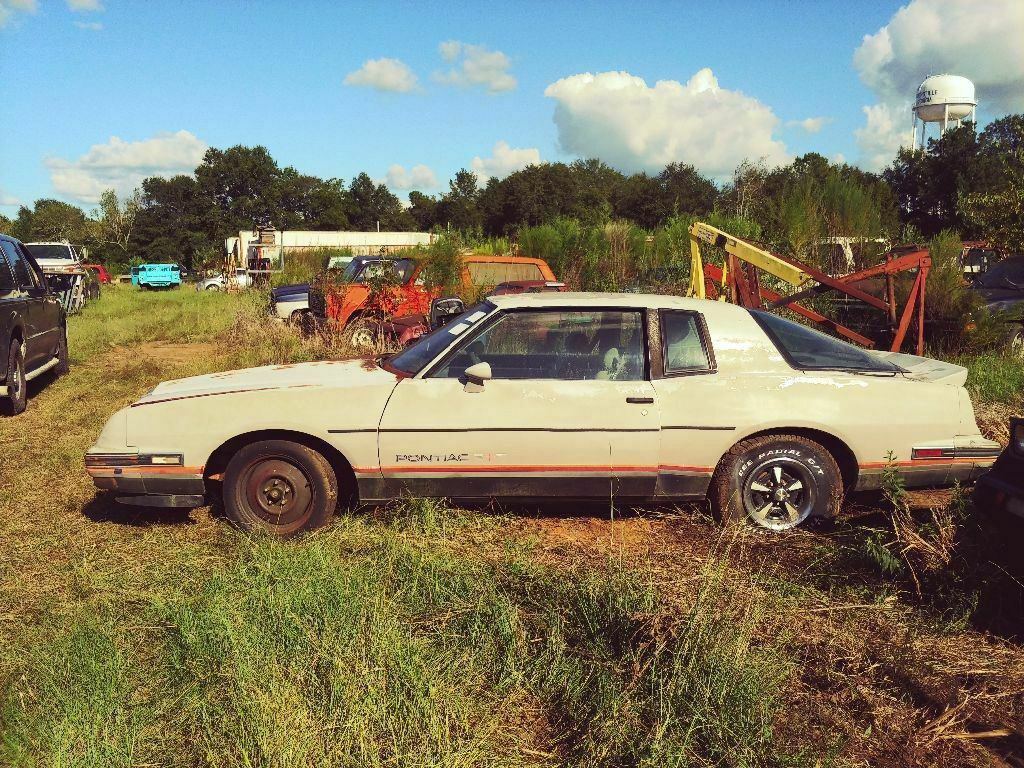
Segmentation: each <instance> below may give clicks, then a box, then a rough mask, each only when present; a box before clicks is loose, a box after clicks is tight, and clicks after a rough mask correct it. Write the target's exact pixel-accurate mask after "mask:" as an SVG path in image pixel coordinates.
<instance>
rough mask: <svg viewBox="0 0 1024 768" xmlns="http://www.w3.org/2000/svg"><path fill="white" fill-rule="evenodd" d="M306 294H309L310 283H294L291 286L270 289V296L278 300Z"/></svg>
mask: <svg viewBox="0 0 1024 768" xmlns="http://www.w3.org/2000/svg"><path fill="white" fill-rule="evenodd" d="M304 293H309V283H293V284H291V285H279V286H277V288H271V289H270V295H271V296H273V297H274V298H275V299H278V300H279V299H280V298H281V297H282V296H301V295H302V294H304Z"/></svg>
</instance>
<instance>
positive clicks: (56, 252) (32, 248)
mask: <svg viewBox="0 0 1024 768" xmlns="http://www.w3.org/2000/svg"><path fill="white" fill-rule="evenodd" d="M25 247H26V248H28V250H29V253H31V254H32V255H33V256H34V257H35V258H37V259H72V258H74V254H73V253H72V251H71V249H70V248H69V247H68V246H66V245H60V244H58V245H39V244H32V245H26V246H25Z"/></svg>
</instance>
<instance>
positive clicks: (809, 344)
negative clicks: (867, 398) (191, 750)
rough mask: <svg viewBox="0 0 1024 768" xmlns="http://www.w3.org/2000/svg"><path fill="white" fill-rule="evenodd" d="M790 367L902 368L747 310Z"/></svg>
mask: <svg viewBox="0 0 1024 768" xmlns="http://www.w3.org/2000/svg"><path fill="white" fill-rule="evenodd" d="M748 311H749V312H750V314H751V315H753V317H754V319H755V320H756V321H757V322H758V324H759V325H760V326H761V328H762V329H763V330H764V332H765V333H766V334H767V335H768V337H769V338H770V339H771V340H772V342H774V344H775V346H776V347H778V349H779V351H780V352H781V353H782V356H783V357H785V358H786V361H787V362H788V363H789V364H790V365H792V366H793V367H794V368H801V369H812V370H813V369H826V370H843V371H879V372H885V373H895V372H898V371H902V370H903V369H902V368H900V367H899V366H897V365H893V364H892V363H889V362H886V361H885V360H881V359H879V358H877V357H875V356H874V355H872V354H871V353H869V352H866V351H864V350H863V349H858V348H857V347H855V346H853V345H852V344H847V343H846V342H845V341H840V340H839V339H836V338H834V337H832V336H828V335H826V334H824V333H820V332H818V331H815V330H813V329H812V328H808V327H807V326H804V325H800V324H799V323H794V322H793V321H792V320H787V319H786V318H784V317H779V316H778V315H773V314H772V313H771V312H764V311H761V310H758V309H751V310H748Z"/></svg>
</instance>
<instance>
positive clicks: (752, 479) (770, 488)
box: [709, 435, 843, 531]
mask: <svg viewBox="0 0 1024 768" xmlns="http://www.w3.org/2000/svg"><path fill="white" fill-rule="evenodd" d="M709 498H710V500H711V505H712V508H713V510H714V512H715V513H716V514H717V515H718V516H719V518H720V519H721V520H722V521H723V522H738V521H741V520H749V521H751V522H753V523H754V524H755V525H757V526H759V527H761V528H767V529H769V530H772V531H785V530H788V529H790V528H795V527H796V526H798V525H800V524H801V523H803V522H804V521H805V520H807V519H808V518H810V517H834V516H835V515H837V514H838V513H839V508H840V506H841V505H842V501H843V480H842V475H841V474H840V472H839V467H838V465H837V464H836V462H835V459H834V458H832V455H831V454H830V453H829V452H828V451H827V450H825V448H823V447H822V446H821V445H819V444H818V443H816V442H814V441H813V440H809V439H807V438H805V437H801V436H799V435H765V436H763V437H756V438H752V439H750V440H744V441H743V442H741V443H738V444H737V445H735V446H734V447H733V448H732V449H731V450H730V451H729V452H728V453H727V454H726V455H725V457H724V458H723V459H722V461H721V463H720V464H719V465H718V469H716V470H715V475H714V477H713V478H712V481H711V490H710V492H709Z"/></svg>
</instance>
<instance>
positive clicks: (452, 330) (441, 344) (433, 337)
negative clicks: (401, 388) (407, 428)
mask: <svg viewBox="0 0 1024 768" xmlns="http://www.w3.org/2000/svg"><path fill="white" fill-rule="evenodd" d="M494 309H495V307H494V305H493V304H491V303H490V302H487V301H485V302H483V303H482V304H477V305H476V306H474V307H470V308H469V309H467V310H466V311H465V312H463V313H462V314H461V315H459V316H458V317H456V318H455V319H453V320H450V321H449V322H448V323H446V324H445V325H442V326H441V327H440V328H435V329H434V330H432V331H431V332H430V333H428V334H427V335H426V336H424V337H422V338H421V339H420V340H419V341H417V342H415V343H413V344H412V345H411V346H409V347H406V348H405V349H403V350H402V351H401V352H399V353H398V354H397V355H395V356H394V357H392V358H390V359H389V360H388V365H389V366H391V367H392V368H396V369H398V370H399V371H401V372H402V373H408V374H409V375H410V376H415V375H416V374H417V373H419V372H420V371H421V370H422V369H423V366H425V365H426V364H427V363H429V362H430V361H431V360H434V359H435V358H437V356H438V355H440V354H441V353H442V352H443V351H444V350H446V349H447V348H448V347H449V346H450V345H451V343H452V342H453V341H455V340H456V339H457V338H459V337H460V336H461V335H462V334H463V333H465V332H466V331H468V330H469V329H470V328H471V327H473V326H474V325H476V324H477V323H479V322H480V321H481V320H483V319H484V318H485V317H487V315H489V314H490V313H491V312H493V311H494Z"/></svg>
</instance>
